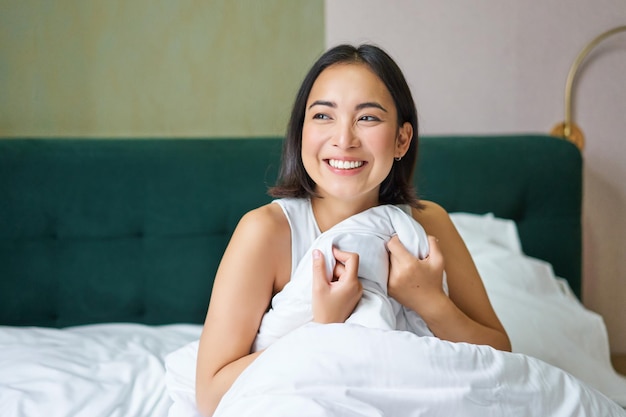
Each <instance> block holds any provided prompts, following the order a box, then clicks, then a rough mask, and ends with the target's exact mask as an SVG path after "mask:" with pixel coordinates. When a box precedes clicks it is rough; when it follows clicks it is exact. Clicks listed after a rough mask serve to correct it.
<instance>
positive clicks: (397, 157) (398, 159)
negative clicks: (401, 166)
mask: <svg viewBox="0 0 626 417" xmlns="http://www.w3.org/2000/svg"><path fill="white" fill-rule="evenodd" d="M401 159H402V157H401V156H396V157H394V158H393V160H394V161H396V162H397V161H400V160H401Z"/></svg>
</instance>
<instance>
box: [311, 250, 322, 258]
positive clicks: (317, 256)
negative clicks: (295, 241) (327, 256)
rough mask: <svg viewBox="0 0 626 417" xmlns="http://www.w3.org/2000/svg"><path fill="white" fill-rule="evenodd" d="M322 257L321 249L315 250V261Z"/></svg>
mask: <svg viewBox="0 0 626 417" xmlns="http://www.w3.org/2000/svg"><path fill="white" fill-rule="evenodd" d="M321 257H322V252H320V250H319V249H313V259H319V258H321Z"/></svg>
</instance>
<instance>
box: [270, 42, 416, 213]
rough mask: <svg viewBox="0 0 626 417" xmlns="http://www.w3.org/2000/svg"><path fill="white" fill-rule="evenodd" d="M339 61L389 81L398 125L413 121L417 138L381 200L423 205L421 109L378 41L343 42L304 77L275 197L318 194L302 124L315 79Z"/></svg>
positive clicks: (387, 180) (397, 164)
mask: <svg viewBox="0 0 626 417" xmlns="http://www.w3.org/2000/svg"><path fill="white" fill-rule="evenodd" d="M335 64H364V65H367V66H368V67H369V68H370V69H371V70H372V71H373V72H374V73H375V74H376V75H377V76H378V77H379V78H380V79H381V80H382V82H383V83H384V84H385V86H386V87H387V89H388V90H389V92H390V93H391V97H392V98H393V101H394V104H395V106H396V109H397V113H398V126H402V125H404V123H406V122H409V123H410V124H411V126H412V127H413V138H412V140H411V144H410V146H409V149H408V150H407V152H406V154H405V155H404V157H402V159H401V160H400V161H394V163H393V166H392V168H391V171H390V172H389V175H388V176H387V178H385V180H383V182H382V184H381V186H380V192H379V203H380V204H409V205H411V206H413V207H420V203H419V200H418V198H417V195H416V191H415V187H414V185H413V171H414V169H415V163H416V160H417V147H418V146H417V142H418V140H417V138H418V135H417V132H418V124H417V110H416V108H415V102H414V101H413V96H412V94H411V90H410V89H409V86H408V84H407V82H406V80H405V78H404V75H403V74H402V71H401V70H400V68H399V67H398V65H397V64H396V63H395V61H394V60H393V59H392V58H391V57H390V56H389V55H388V54H387V53H386V52H385V51H383V50H382V49H381V48H379V47H377V46H374V45H368V44H365V45H361V46H359V47H355V46H352V45H339V46H335V47H334V48H331V49H329V50H328V51H326V52H325V53H324V54H323V55H322V56H321V57H320V58H319V59H318V60H317V61H316V62H315V63H314V64H313V66H312V67H311V69H310V70H309V72H308V74H307V75H306V77H305V78H304V81H303V82H302V85H301V86H300V90H299V91H298V94H297V95H296V100H295V102H294V105H293V109H292V111H291V118H290V119H289V124H288V126H287V134H286V136H285V140H284V142H283V150H282V163H281V167H280V171H279V173H278V179H277V182H276V185H275V186H274V187H271V188H270V189H269V191H268V192H269V194H270V196H272V197H315V196H317V194H316V192H315V183H314V182H313V180H312V179H311V177H310V176H309V174H307V172H306V170H305V169H304V164H303V162H302V127H303V125H304V115H305V111H306V102H307V100H308V98H309V94H310V92H311V88H312V87H313V83H315V80H317V77H318V76H319V75H320V74H321V73H322V71H324V70H325V69H326V68H328V67H330V66H331V65H335Z"/></svg>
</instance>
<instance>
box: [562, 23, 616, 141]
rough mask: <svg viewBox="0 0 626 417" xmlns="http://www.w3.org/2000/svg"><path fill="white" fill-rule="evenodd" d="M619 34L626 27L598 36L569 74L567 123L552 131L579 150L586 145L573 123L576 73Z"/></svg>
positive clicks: (567, 83)
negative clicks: (612, 37)
mask: <svg viewBox="0 0 626 417" xmlns="http://www.w3.org/2000/svg"><path fill="white" fill-rule="evenodd" d="M619 32H626V26H618V27H616V28H613V29H611V30H608V31H606V32H604V33H601V34H600V35H598V36H596V37H595V38H593V39H592V40H591V42H589V43H588V44H587V45H586V46H585V47H584V48H583V49H582V51H580V53H579V54H578V56H577V57H576V59H575V60H574V63H573V64H572V66H571V68H570V70H569V73H568V74H567V81H566V83H565V122H564V123H562V124H559V125H557V126H555V127H554V128H553V130H552V134H554V135H556V136H565V137H566V138H567V139H569V140H571V141H572V142H574V143H576V144H577V145H578V147H579V148H581V149H582V147H583V145H584V137H583V135H582V132H581V131H580V129H579V128H578V127H577V126H576V125H575V124H574V122H573V121H572V88H573V85H574V78H575V77H576V72H577V71H578V68H579V67H580V65H581V64H582V62H583V60H584V59H585V57H586V56H587V55H588V54H589V52H591V50H592V49H593V48H595V47H596V46H597V45H598V44H599V43H600V42H602V41H603V40H604V39H606V38H608V37H609V36H612V35H615V34H616V33H619Z"/></svg>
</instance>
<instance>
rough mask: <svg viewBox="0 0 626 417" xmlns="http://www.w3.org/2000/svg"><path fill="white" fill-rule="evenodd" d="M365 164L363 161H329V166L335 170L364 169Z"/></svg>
mask: <svg viewBox="0 0 626 417" xmlns="http://www.w3.org/2000/svg"><path fill="white" fill-rule="evenodd" d="M363 164H364V162H363V161H340V160H338V159H329V160H328V165H330V166H331V167H333V168H335V169H355V168H360V167H362V166H363Z"/></svg>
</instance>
